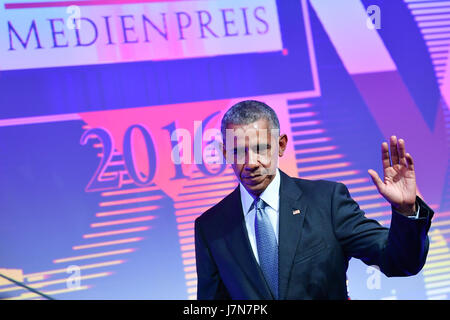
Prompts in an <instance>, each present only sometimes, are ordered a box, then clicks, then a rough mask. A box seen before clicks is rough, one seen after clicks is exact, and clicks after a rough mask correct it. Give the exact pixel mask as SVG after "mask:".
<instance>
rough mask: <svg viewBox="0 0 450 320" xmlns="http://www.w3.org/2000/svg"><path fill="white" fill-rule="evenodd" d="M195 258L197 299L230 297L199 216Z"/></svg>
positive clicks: (196, 227)
mask: <svg viewBox="0 0 450 320" xmlns="http://www.w3.org/2000/svg"><path fill="white" fill-rule="evenodd" d="M195 260H196V264H197V300H228V299H230V295H229V293H228V291H227V289H226V288H225V285H224V284H223V282H222V279H221V278H220V274H219V271H218V269H217V266H216V264H215V262H214V260H213V257H212V256H211V252H210V250H209V248H208V244H207V242H206V240H205V238H204V234H203V232H202V230H201V227H200V223H199V220H198V218H197V219H196V220H195Z"/></svg>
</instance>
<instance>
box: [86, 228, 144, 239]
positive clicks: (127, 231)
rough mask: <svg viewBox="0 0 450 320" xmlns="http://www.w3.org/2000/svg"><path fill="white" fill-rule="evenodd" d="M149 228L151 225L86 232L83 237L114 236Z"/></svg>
mask: <svg viewBox="0 0 450 320" xmlns="http://www.w3.org/2000/svg"><path fill="white" fill-rule="evenodd" d="M148 229H150V227H147V226H146V227H137V228H128V229H121V230H114V231H106V232H98V233H90V234H84V235H83V238H84V239H89V238H97V237H105V236H112V235H116V234H123V233H131V232H141V231H146V230H148Z"/></svg>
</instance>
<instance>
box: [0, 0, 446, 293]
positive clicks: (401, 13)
mask: <svg viewBox="0 0 450 320" xmlns="http://www.w3.org/2000/svg"><path fill="white" fill-rule="evenodd" d="M449 12H450V4H449V3H448V1H417V0H389V1H387V0H386V1H380V0H370V1H369V0H346V1H336V0H309V1H308V0H197V1H191V0H172V1H169V0H167V1H156V0H102V1H97V0H76V1H65V0H5V1H2V2H1V4H0V155H1V156H0V272H1V273H3V274H6V275H9V276H10V277H13V278H14V279H17V280H19V281H22V282H24V283H25V284H27V285H29V286H31V287H33V288H36V289H38V290H41V291H42V292H44V293H46V294H48V295H51V296H53V297H55V298H57V299H195V298H196V285H197V280H196V278H197V277H196V265H195V247H194V229H193V227H194V220H195V219H196V218H197V217H198V216H199V215H200V214H202V213H203V212H205V211H206V210H207V209H208V208H210V207H212V206H213V205H215V204H216V203H218V202H219V201H220V200H221V199H222V198H224V197H225V196H226V195H227V194H229V193H230V192H231V191H232V190H233V189H234V188H235V187H236V186H237V180H236V178H235V176H234V174H233V171H232V169H231V167H230V166H229V165H226V164H224V163H223V161H222V162H221V161H220V160H221V155H220V152H217V149H216V146H217V141H218V139H219V137H218V135H217V134H215V133H217V132H218V129H219V128H220V121H221V118H222V116H223V114H224V112H225V111H226V110H227V109H228V108H229V107H230V106H232V105H233V104H234V103H236V102H238V101H241V100H245V99H256V100H261V101H264V102H266V103H267V104H268V105H270V106H272V107H273V108H274V109H275V111H276V112H277V114H278V116H279V118H280V123H281V131H282V132H283V133H286V134H287V135H288V137H289V142H288V148H287V151H286V154H285V155H284V156H283V157H282V158H281V160H280V168H281V169H282V170H283V171H285V172H286V173H288V174H290V175H291V176H297V177H301V178H305V179H312V180H316V179H327V180H333V181H340V182H343V183H345V184H346V185H347V187H348V188H349V190H350V193H351V195H352V197H353V198H354V199H355V200H356V201H357V202H358V203H359V204H360V206H361V208H362V209H363V210H364V211H365V213H366V216H367V217H369V218H373V219H376V220H377V221H379V222H380V223H381V224H382V225H384V226H389V223H390V216H391V210H390V205H389V204H388V203H387V202H386V201H385V200H384V199H383V198H382V197H381V196H380V195H379V193H378V192H377V190H376V188H375V186H374V185H373V183H372V181H371V179H370V176H369V175H368V173H367V170H368V169H370V168H373V169H375V170H377V171H378V172H379V173H381V159H380V144H381V142H382V141H385V140H386V139H387V138H388V137H389V136H391V135H396V136H398V137H401V138H403V139H405V141H406V147H407V149H408V151H409V152H410V153H411V154H412V156H413V157H414V160H415V167H416V172H417V180H418V191H419V193H420V196H421V197H423V198H424V199H425V201H426V202H427V203H428V204H429V205H430V206H431V207H432V208H433V209H434V210H435V212H436V213H435V217H434V219H433V223H432V227H431V229H430V234H429V235H430V251H429V255H428V260H427V263H426V265H425V267H424V268H423V270H422V271H421V272H420V273H419V274H418V275H415V276H413V277H408V278H387V277H385V276H384V275H382V274H381V273H380V271H379V270H378V269H377V268H376V267H374V266H366V265H364V264H363V263H362V262H360V261H359V260H354V259H352V260H351V261H350V266H349V270H348V273H347V278H348V290H349V296H350V298H351V299H448V298H449V297H450V252H449V247H450V244H449V241H450V179H449V175H450V170H449V169H450V162H449V138H450V113H449V107H448V105H449V103H450V101H447V100H449V99H450V69H449V68H450V65H449V63H448V59H449V56H450V55H449V48H450V18H449V14H448V13H449ZM186 159H188V160H189V161H182V160H186ZM0 298H2V299H38V298H39V297H38V296H37V295H36V294H34V293H31V292H28V291H26V290H24V289H22V288H21V287H18V286H16V285H14V284H13V283H10V282H8V281H6V280H3V279H0Z"/></svg>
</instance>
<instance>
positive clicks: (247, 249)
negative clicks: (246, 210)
mask: <svg viewBox="0 0 450 320" xmlns="http://www.w3.org/2000/svg"><path fill="white" fill-rule="evenodd" d="M226 216H227V218H226V219H225V221H224V226H226V227H227V228H229V229H228V232H226V234H227V236H226V237H225V240H226V243H227V246H228V248H229V250H230V252H231V254H232V255H233V256H234V258H235V260H236V261H237V262H238V264H239V265H240V267H241V268H242V270H243V271H244V273H245V274H246V275H247V277H248V278H249V280H250V282H251V284H252V285H253V286H254V287H255V288H257V291H259V292H260V294H261V296H262V299H273V296H272V294H271V292H270V289H269V287H268V285H267V283H266V281H265V279H264V276H263V274H262V271H261V268H260V267H259V264H258V262H257V261H256V259H255V256H254V254H253V251H252V248H251V245H250V240H249V238H248V234H247V228H246V225H245V219H244V214H243V210H242V203H241V195H240V192H239V186H238V187H237V188H236V189H235V190H234V191H233V193H232V195H231V197H230V203H229V205H227V212H226Z"/></svg>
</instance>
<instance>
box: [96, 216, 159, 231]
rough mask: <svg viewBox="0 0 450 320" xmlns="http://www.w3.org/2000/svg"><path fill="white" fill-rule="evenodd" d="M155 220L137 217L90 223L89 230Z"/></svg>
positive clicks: (153, 217)
mask: <svg viewBox="0 0 450 320" xmlns="http://www.w3.org/2000/svg"><path fill="white" fill-rule="evenodd" d="M155 218H156V217H155V216H144V217H138V218H132V219H122V220H114V221H107V222H99V223H92V224H91V228H98V227H105V226H112V225H116V224H125V223H134V222H141V221H149V220H153V219H155Z"/></svg>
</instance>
